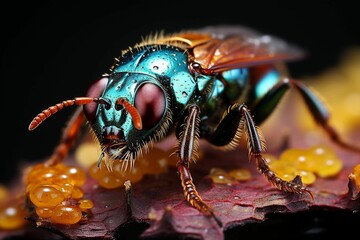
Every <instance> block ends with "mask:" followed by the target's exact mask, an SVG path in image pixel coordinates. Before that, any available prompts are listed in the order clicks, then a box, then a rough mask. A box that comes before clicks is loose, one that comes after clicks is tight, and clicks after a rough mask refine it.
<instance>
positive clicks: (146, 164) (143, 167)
mask: <svg viewBox="0 0 360 240" xmlns="http://www.w3.org/2000/svg"><path fill="white" fill-rule="evenodd" d="M167 163H168V154H167V153H166V152H164V151H162V150H160V149H158V148H154V149H152V150H151V151H150V152H149V153H148V154H147V155H145V156H144V157H142V158H139V159H138V160H137V161H136V162H135V164H136V166H137V167H138V168H139V170H140V171H141V172H143V173H144V174H147V173H148V174H159V173H162V172H165V171H166V170H167Z"/></svg>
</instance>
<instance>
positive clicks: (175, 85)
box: [84, 45, 196, 161]
mask: <svg viewBox="0 0 360 240" xmlns="http://www.w3.org/2000/svg"><path fill="white" fill-rule="evenodd" d="M195 87H196V86H195V80H194V78H193V76H192V75H191V73H190V72H189V69H188V56H187V54H186V53H185V52H184V50H182V49H179V48H176V47H174V46H167V45H161V46H158V45H156V46H146V47H143V48H141V49H138V50H133V51H128V52H127V53H125V54H124V55H123V56H122V57H121V58H120V59H118V61H117V64H116V65H115V66H114V67H113V68H112V71H111V73H110V74H108V75H107V76H105V77H103V78H101V79H99V80H97V81H95V82H94V83H93V84H92V85H91V86H90V87H89V89H88V91H87V94H86V95H87V97H91V98H99V99H101V101H98V102H95V103H90V104H86V105H84V113H85V116H86V117H87V120H88V121H89V123H90V125H91V128H92V130H93V131H94V133H95V135H96V137H97V139H98V140H99V142H100V144H101V145H102V149H103V151H102V152H103V153H102V155H106V156H107V157H108V158H110V159H119V160H125V161H128V160H134V159H135V158H136V157H137V155H138V154H139V153H140V152H142V151H143V150H145V151H146V150H147V149H148V147H149V145H150V146H151V145H152V144H153V142H156V141H158V140H160V139H162V138H164V137H165V136H166V135H168V133H169V132H170V130H171V129H172V125H173V122H174V121H175V120H176V116H179V115H180V114H181V112H182V111H184V107H185V106H186V104H188V103H189V102H190V101H193V98H194V92H195ZM101 103H102V104H101Z"/></svg>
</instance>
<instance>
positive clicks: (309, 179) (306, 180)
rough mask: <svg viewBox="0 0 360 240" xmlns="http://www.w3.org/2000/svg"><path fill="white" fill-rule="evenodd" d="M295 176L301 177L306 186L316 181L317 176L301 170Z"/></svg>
mask: <svg viewBox="0 0 360 240" xmlns="http://www.w3.org/2000/svg"><path fill="white" fill-rule="evenodd" d="M295 175H300V176H301V180H302V182H303V183H304V184H305V185H311V184H313V183H314V182H315V181H316V175H315V174H314V173H313V172H309V171H304V170H300V171H296V172H295Z"/></svg>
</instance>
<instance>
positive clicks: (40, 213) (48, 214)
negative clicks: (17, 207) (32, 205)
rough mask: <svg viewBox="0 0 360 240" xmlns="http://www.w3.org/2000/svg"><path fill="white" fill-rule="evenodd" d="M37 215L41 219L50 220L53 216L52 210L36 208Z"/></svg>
mask: <svg viewBox="0 0 360 240" xmlns="http://www.w3.org/2000/svg"><path fill="white" fill-rule="evenodd" d="M36 214H37V215H38V216H39V217H41V218H50V217H51V216H52V214H53V210H52V209H51V208H39V207H38V208H36Z"/></svg>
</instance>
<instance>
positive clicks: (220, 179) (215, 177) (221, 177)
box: [209, 168, 234, 185]
mask: <svg viewBox="0 0 360 240" xmlns="http://www.w3.org/2000/svg"><path fill="white" fill-rule="evenodd" d="M209 176H210V178H211V179H212V181H213V182H214V183H218V184H228V185H229V184H232V183H233V182H234V180H233V179H232V178H231V177H230V175H229V174H228V173H227V172H226V171H225V170H223V169H221V168H212V169H211V170H210V174H209Z"/></svg>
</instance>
